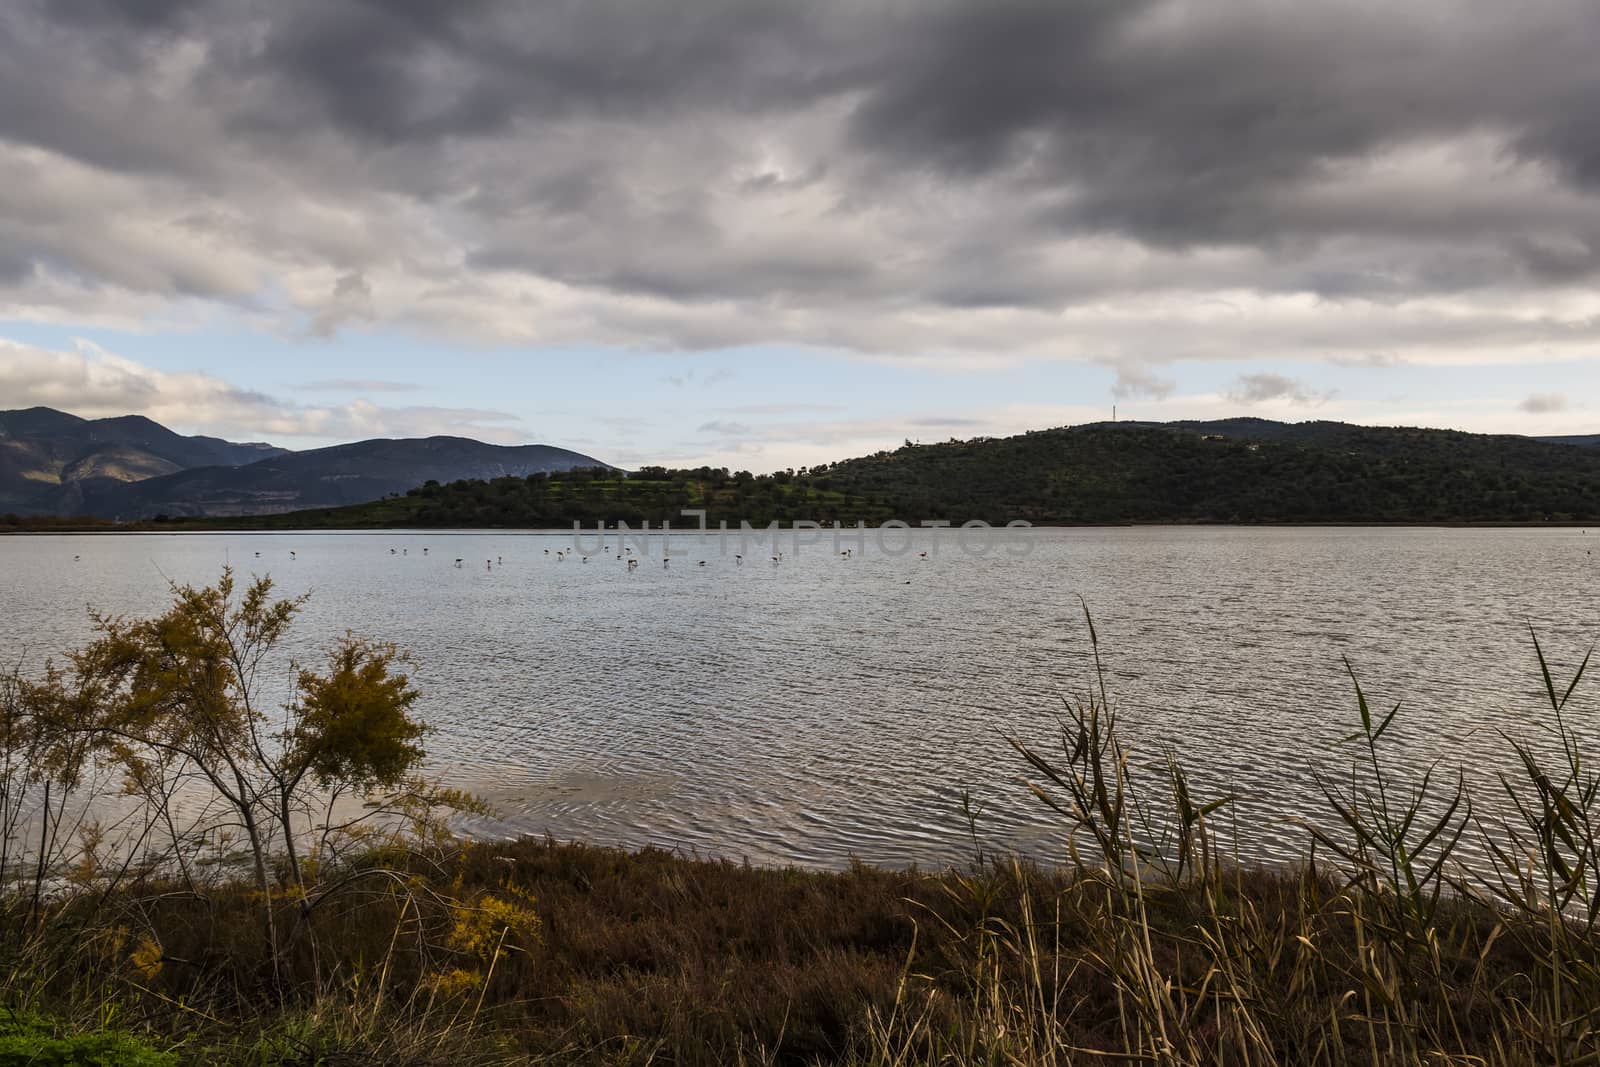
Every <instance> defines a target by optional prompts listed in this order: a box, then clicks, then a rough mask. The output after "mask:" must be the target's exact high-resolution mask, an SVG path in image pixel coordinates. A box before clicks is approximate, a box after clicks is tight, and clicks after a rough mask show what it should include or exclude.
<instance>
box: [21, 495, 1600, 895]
mask: <svg viewBox="0 0 1600 1067" xmlns="http://www.w3.org/2000/svg"><path fill="white" fill-rule="evenodd" d="M591 536H592V535H591ZM934 536H935V535H933V534H930V533H926V532H924V533H919V534H917V535H916V539H917V540H916V544H915V546H914V548H913V550H912V551H909V552H904V553H902V554H898V555H895V554H890V553H888V552H885V551H881V550H880V548H879V546H877V545H875V544H873V543H872V542H871V541H870V540H869V542H868V544H867V545H866V547H865V548H864V550H862V551H859V552H857V553H856V554H855V555H854V556H853V557H852V558H848V559H846V558H843V557H840V556H838V555H835V554H834V553H833V552H832V550H831V547H830V546H828V545H827V544H824V545H819V546H802V547H801V549H800V551H799V552H794V551H789V552H786V554H785V559H784V560H783V561H782V562H781V563H773V562H771V561H770V560H769V554H770V553H769V552H767V551H765V550H761V551H759V552H758V553H757V554H755V555H754V557H753V558H752V559H750V560H747V561H745V562H744V563H743V564H742V565H741V564H740V563H739V562H738V561H736V560H735V559H734V558H733V555H734V553H736V552H738V551H739V547H738V546H737V544H736V542H737V538H736V537H731V536H730V537H728V538H727V539H726V541H723V540H719V539H718V537H717V536H716V535H711V536H706V537H703V538H702V537H687V536H684V535H677V536H676V537H675V539H674V544H673V547H672V555H673V560H672V563H671V565H670V566H666V567H664V566H662V565H661V562H660V560H659V551H658V552H657V558H653V559H649V560H647V561H646V562H645V563H644V565H642V566H640V567H638V568H637V569H635V570H629V569H628V568H627V566H626V565H625V564H624V563H621V562H618V561H617V560H616V559H615V558H614V553H615V550H616V549H615V539H614V538H612V539H610V545H611V547H610V550H609V551H608V552H607V553H606V554H605V555H603V556H601V557H600V558H597V559H596V560H594V561H592V562H590V563H587V564H583V563H580V562H578V561H577V559H576V558H574V559H570V560H566V561H562V560H560V559H558V558H557V557H556V555H555V553H556V552H557V551H558V550H560V549H563V548H566V547H568V546H570V545H572V544H573V536H572V534H570V533H565V534H540V533H511V532H500V531H494V532H482V533H456V532H450V533H440V532H418V533H396V532H384V533H319V534H308V533H294V534H271V535H268V534H214V535H213V534H204V535H201V534H187V535H116V536H105V535H60V536H54V535H42V536H27V537H8V538H0V655H4V657H5V662H7V663H8V664H9V663H13V662H18V661H19V660H20V661H21V662H22V663H23V664H24V665H25V668H27V669H34V668H37V667H38V666H39V665H40V664H41V663H42V660H43V658H44V656H45V655H46V654H48V653H55V652H59V651H61V650H63V649H66V648H70V647H72V646H74V645H76V644H78V643H81V642H82V641H84V640H85V639H86V638H87V637H88V636H89V634H90V624H89V620H88V616H87V609H88V608H89V607H94V608H97V609H100V610H102V611H107V612H114V613H115V612H124V613H147V612H154V611H156V610H159V609H160V608H162V607H163V606H164V604H165V603H166V600H167V581H168V579H169V578H170V579H174V580H179V581H184V582H195V583H205V582H209V581H212V580H214V579H215V578H216V576H217V574H218V572H219V570H220V568H221V567H222V566H223V565H224V564H225V563H232V564H233V565H234V566H235V567H236V568H238V569H239V570H240V571H242V572H245V573H270V574H271V576H272V577H273V579H274V580H275V581H276V582H277V583H278V585H279V589H280V591H281V592H282V593H284V594H298V593H303V592H309V593H311V594H312V599H311V601H310V603H309V605H308V606H307V608H306V609H305V611H304V613H303V615H302V619H301V623H300V625H299V627H298V642H299V645H300V647H301V649H302V650H309V649H311V648H313V647H315V646H319V645H325V644H326V643H327V642H328V641H329V640H330V639H332V638H334V637H335V636H337V635H339V634H342V633H343V632H344V631H345V630H346V629H349V630H353V631H355V632H357V633H359V634H362V635H366V636H371V637H378V638H383V639H388V640H393V641H395V642H397V643H398V644H400V645H401V646H403V647H405V648H407V649H409V650H410V651H411V652H412V653H413V654H414V656H415V661H416V662H415V665H414V677H415V679H416V682H417V684H418V686H419V687H420V688H421V689H422V691H423V694H424V695H423V699H422V701H421V703H420V705H419V710H420V713H421V714H422V715H423V716H424V717H425V718H426V719H427V720H428V721H429V722H430V723H432V724H433V726H434V727H435V730H436V732H435V733H434V734H433V736H432V737H431V738H430V740H429V748H430V756H431V763H432V769H433V770H434V771H436V772H437V773H439V774H440V775H442V776H443V777H445V778H446V779H448V780H449V781H450V782H451V783H452V784H456V785H460V786H463V787H466V788H468V789H471V790H473V791H476V792H478V793H479V794H481V795H483V796H484V797H486V798H488V799H489V800H490V801H491V802H492V803H494V804H495V805H496V807H497V808H498V810H499V812H500V816H501V818H500V819H499V820H498V821H497V822H495V823H493V824H490V825H483V826H480V827H478V829H480V830H482V831H484V832H504V833H517V832H526V833H533V834H545V833H550V834H553V835H555V836H557V837H560V838H581V839H585V840H589V841H593V842H597V843H606V844H620V845H630V846H636V845H643V844H656V845H662V846H667V847H676V848H681V849H684V850H688V851H699V852H702V853H709V854H716V855H723V856H729V857H733V858H746V857H747V858H749V859H750V860H752V861H753V862H766V863H770V862H792V863H798V864H805V865H816V866H830V867H831V866H839V865H842V864H846V863H848V862H849V861H850V859H851V858H852V857H859V858H861V859H864V860H867V861H870V862H875V863H884V864H906V863H911V862H920V863H925V864H943V863H948V862H959V861H961V860H963V859H965V858H967V857H969V856H970V855H971V850H972V846H971V839H970V837H969V835H968V831H967V825H966V822H965V820H964V819H963V816H962V814H961V811H960V805H959V798H960V795H961V792H962V790H964V789H966V790H970V791H971V792H972V794H973V796H974V798H975V801H976V803H977V804H978V807H979V811H980V815H979V819H978V824H977V829H978V834H979V838H980V840H981V841H982V842H983V843H984V844H985V845H991V846H1002V847H1016V848H1021V849H1024V850H1026V851H1029V852H1032V853H1035V854H1040V855H1044V856H1049V855H1051V854H1052V853H1059V850H1060V848H1061V832H1060V827H1059V824H1058V823H1057V822H1056V821H1055V820H1054V819H1053V817H1052V816H1051V814H1050V813H1049V812H1048V811H1047V810H1046V809H1045V808H1043V807H1042V805H1040V804H1039V803H1038V802H1037V801H1036V800H1033V799H1031V798H1030V797H1029V796H1028V795H1027V794H1026V792H1025V791H1024V789H1023V788H1022V787H1021V786H1020V784H1018V781H1017V778H1018V775H1019V774H1020V773H1021V771H1022V769H1023V768H1022V764H1021V762H1020V760H1019V759H1018V757H1017V756H1016V755H1015V753H1014V752H1013V751H1012V750H1011V749H1010V748H1009V746H1008V745H1007V744H1006V741H1005V738H1006V736H1007V735H1012V736H1017V737H1021V738H1023V739H1026V740H1028V741H1031V742H1041V743H1047V742H1048V741H1049V740H1050V738H1051V736H1052V734H1053V731H1054V729H1055V724H1056V722H1057V716H1058V713H1059V711H1060V708H1061V700H1062V699H1063V698H1064V697H1071V696H1073V695H1076V694H1079V693H1082V692H1084V691H1085V690H1086V687H1087V686H1088V685H1089V684H1090V683H1091V681H1092V677H1093V675H1092V665H1091V661H1090V646H1089V640H1088V632H1087V629H1086V627H1085V625H1084V622H1083V616H1082V611H1081V609H1080V606H1079V598H1080V597H1082V598H1083V599H1084V600H1085V601H1086V602H1087V603H1088V605H1089V607H1090V609H1091V610H1092V611H1093V613H1094V618H1095V623H1096V626H1097V628H1098V631H1099V635H1100V640H1101V646H1102V650H1103V654H1104V658H1105V662H1106V664H1107V666H1108V668H1109V673H1108V677H1107V683H1108V686H1109V688H1110V689H1111V691H1112V695H1113V698H1114V700H1115V702H1116V704H1117V705H1118V708H1119V712H1120V715H1121V717H1122V722H1123V725H1124V727H1125V728H1126V730H1127V731H1128V734H1129V736H1130V739H1131V740H1132V741H1133V742H1134V744H1135V747H1136V758H1135V765H1136V767H1145V766H1148V765H1150V764H1152V763H1153V761H1154V760H1155V759H1156V758H1157V757H1158V756H1159V752H1160V746H1162V745H1170V746H1171V747H1172V748H1173V749H1174V750H1175V751H1176V753H1177V754H1178V756H1179V758H1180V759H1181V760H1182V761H1183V762H1184V764H1185V765H1186V766H1187V767H1188V768H1189V770H1190V772H1191V774H1192V775H1193V776H1194V778H1195V779H1196V780H1197V782H1198V785H1199V787H1200V788H1201V789H1202V790H1203V791H1210V792H1213V793H1215V792H1218V791H1223V790H1227V791H1237V792H1240V793H1242V794H1244V800H1242V801H1241V804H1240V807H1239V818H1238V820H1237V821H1238V824H1239V827H1240V829H1239V831H1238V833H1239V843H1238V847H1239V848H1240V850H1241V851H1242V852H1244V853H1246V854H1247V855H1249V856H1251V857H1253V858H1259V859H1268V860H1270V859H1273V858H1280V857H1289V856H1298V855H1301V854H1303V851H1304V833H1303V831H1301V830H1298V829H1296V828H1295V827H1294V826H1292V825H1290V824H1289V823H1288V822H1286V820H1287V819H1289V818H1291V817H1293V816H1296V815H1317V816H1320V815H1321V814H1322V813H1323V812H1324V811H1325V808H1323V807H1322V806H1321V805H1320V804H1319V803H1318V794H1317V787H1316V785H1315V783H1314V781H1313V780H1312V771H1313V769H1314V768H1323V769H1330V770H1337V769H1338V768H1340V767H1342V766H1345V765H1346V762H1345V761H1346V760H1347V758H1348V754H1347V753H1343V752H1342V751H1341V750H1340V749H1339V748H1338V747H1337V741H1338V739H1339V738H1340V737H1341V736H1343V735H1345V734H1346V733H1348V732H1349V731H1350V730H1351V729H1352V728H1353V724H1354V723H1355V720H1356V712H1355V702H1354V699H1353V695H1352V691H1351V686H1350V683H1349V680H1348V678H1347V677H1346V676H1345V674H1344V668H1343V664H1342V657H1349V659H1350V661H1351V662H1352V663H1353V664H1354V666H1355V668H1356V670H1357V671H1358V673H1359V674H1360V676H1361V678H1362V680H1363V683H1364V685H1365V686H1366V688H1367V690H1368V692H1369V694H1371V695H1372V697H1373V699H1374V702H1375V703H1382V702H1385V701H1387V702H1390V703H1392V702H1393V701H1394V700H1400V699H1403V700H1404V701H1405V702H1406V706H1405V708H1404V709H1403V710H1402V711H1401V713H1400V717H1399V718H1398V720H1397V721H1396V724H1395V726H1394V728H1393V730H1392V733H1391V736H1392V739H1393V751H1394V754H1395V758H1396V759H1397V760H1399V761H1402V762H1404V763H1406V764H1408V765H1410V766H1412V767H1420V766H1423V765H1425V764H1426V763H1428V762H1429V761H1431V760H1435V759H1441V760H1443V761H1444V763H1445V765H1446V766H1449V767H1454V766H1457V765H1461V766H1464V767H1465V768H1466V769H1467V771H1468V772H1469V774H1470V775H1471V776H1472V777H1473V778H1474V779H1475V780H1477V781H1479V782H1482V781H1483V780H1484V778H1485V776H1486V775H1487V774H1489V773H1490V772H1491V771H1493V770H1494V769H1495V768H1497V767H1503V766H1506V764H1505V759H1506V755H1507V749H1506V745H1505V743H1504V741H1503V740H1502V739H1501V737H1500V736H1499V731H1500V730H1506V731H1508V732H1510V733H1512V734H1513V735H1516V736H1525V737H1532V736H1535V735H1536V733H1537V730H1538V725H1539V723H1541V722H1542V721H1543V719H1542V717H1541V716H1540V715H1539V703H1540V700H1541V699H1542V698H1541V695H1540V688H1539V687H1540V682H1539V675H1538V669H1537V665H1536V662H1535V660H1534V657H1533V651H1532V646H1531V643H1530V641H1529V638H1528V626H1529V624H1530V623H1531V624H1532V625H1533V626H1534V627H1535V628H1537V630H1538V631H1539V634H1540V637H1541V640H1542V641H1543V642H1544V644H1545V647H1546V649H1547V652H1549V653H1551V654H1552V656H1553V658H1554V659H1555V660H1556V661H1557V662H1559V663H1561V664H1565V665H1568V666H1570V665H1572V664H1575V663H1576V661H1577V660H1578V659H1580V658H1581V656H1582V654H1583V652H1584V651H1585V650H1586V649H1587V647H1588V645H1589V644H1590V643H1591V642H1592V641H1593V640H1594V639H1595V638H1596V636H1597V635H1600V609H1597V603H1600V602H1597V598H1596V595H1595V594H1596V577H1597V574H1600V571H1597V567H1600V558H1597V557H1596V556H1594V555H1591V554H1590V552H1591V548H1600V530H1596V531H1593V532H1584V531H1581V530H1578V529H1548V530H1546V529H1537V530H1536V529H1513V530H1488V529H1395V528H1384V529H1354V528H1340V529H1326V528H1315V529H1309V528H1273V529H1261V528H1224V527H1142V528H1116V529H1075V530H1036V531H1031V532H1029V533H1027V534H1025V535H1022V536H1025V537H1026V538H1028V542H1027V548H1028V549H1030V551H1028V553H1027V554H1026V555H1017V554H1013V553H1007V552H1002V551H998V550H996V551H992V552H991V553H990V554H989V555H987V556H985V557H982V558H976V557H973V556H969V555H967V554H965V553H962V552H961V551H959V550H958V549H956V548H955V546H954V541H953V538H951V536H950V535H948V534H946V535H943V536H942V537H941V538H940V539H939V541H938V543H935V540H934ZM894 547H898V543H896V545H895V546H894ZM391 549H392V550H394V551H393V552H391ZM424 549H426V550H427V551H426V553H424ZM291 551H292V552H293V553H294V558H293V559H291V557H290V553H291ZM547 551H548V554H547ZM922 551H928V552H929V553H930V554H929V557H928V558H927V559H923V558H922V557H921V556H920V552H922ZM457 558H461V559H462V560H463V561H464V562H463V564H462V565H461V566H460V567H457V566H456V565H455V564H454V560H455V559H457ZM702 559H703V560H705V561H706V564H705V566H700V565H699V561H700V560H702ZM486 560H500V561H503V562H500V563H498V564H497V565H495V566H494V567H493V568H492V569H490V568H487V567H486V566H485V561H486ZM1597 683H1600V679H1597ZM1580 692H1582V691H1581V690H1580ZM1595 705H1596V702H1595V700H1594V699H1592V698H1589V697H1585V698H1584V699H1583V700H1582V701H1581V703H1580V707H1581V708H1582V709H1583V710H1582V712H1581V713H1580V714H1582V715H1584V716H1587V721H1590V722H1592V721H1593V720H1594V716H1593V714H1592V713H1593V710H1594V708H1595Z"/></svg>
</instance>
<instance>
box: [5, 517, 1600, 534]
mask: <svg viewBox="0 0 1600 1067" xmlns="http://www.w3.org/2000/svg"><path fill="white" fill-rule="evenodd" d="M991 525H994V526H996V527H997V528H998V527H1001V526H1004V525H1005V524H1004V522H997V523H992V524H991ZM1163 526H1167V527H1210V528H1224V529H1241V530H1251V529H1345V530H1361V529H1429V530H1526V529H1569V530H1576V529H1587V528H1588V527H1590V526H1600V518H1596V519H1594V520H1592V521H1587V522H1585V521H1577V520H1565V519H1563V520H1548V521H1536V520H1510V519H1507V520H1481V521H1469V520H1457V521H1442V520H1426V519H1415V520H1411V519H1404V520H1377V519H1374V520H1371V521H1367V522H1274V521H1261V522H1225V521H1221V520H1212V519H1160V520H1149V521H1131V522H1074V523H1059V522H1036V523H1032V524H1030V526H1029V527H1028V529H1034V530H1097V529H1098V530H1121V529H1136V528H1153V527H1163ZM776 528H777V529H780V530H794V529H796V527H795V525H794V524H793V523H779V524H778V525H777V527H776ZM875 528H876V527H874V526H867V527H866V529H868V530H871V529H875ZM580 529H581V530H582V531H583V532H586V533H590V532H595V531H597V530H598V529H599V528H598V527H596V526H594V525H591V524H588V523H584V524H582V525H581V527H580ZM629 529H630V530H631V531H632V532H634V533H642V532H644V530H645V527H643V526H635V527H630V528H629ZM665 529H666V528H665V527H662V526H651V527H649V530H650V532H651V533H662V532H663V531H664V530H665ZM751 529H752V530H755V531H762V530H766V529H769V527H767V526H764V525H763V526H754V525H753V526H752V527H751ZM802 529H809V527H802ZM840 529H841V530H847V531H848V530H854V529H855V527H854V526H841V527H840ZM910 529H911V530H912V531H918V530H935V529H949V527H933V526H912V527H910ZM671 530H672V533H673V534H674V535H675V536H685V537H687V536H691V535H694V534H698V533H705V534H720V533H729V534H736V533H739V532H740V531H739V529H738V528H737V527H729V528H728V529H727V530H726V531H723V530H720V529H716V528H711V529H706V530H701V529H700V528H699V527H694V526H673V527H672V528H671ZM821 530H822V531H823V532H832V530H833V527H832V526H823V527H821ZM605 531H606V532H607V533H614V532H616V528H615V527H613V526H607V527H605ZM572 532H573V529H572V527H571V526H279V527H274V526H230V525H226V524H217V525H202V524H200V523H188V522H184V523H153V522H138V523H127V524H109V523H108V524H105V525H98V524H83V525H76V524H62V525H51V526H40V527H23V526H8V527H0V537H27V536H37V535H47V534H103V535H108V536H116V535H127V534H171V535H186V534H219V533H221V534H252V535H255V534H332V533H394V534H490V533H503V534H571V533H572Z"/></svg>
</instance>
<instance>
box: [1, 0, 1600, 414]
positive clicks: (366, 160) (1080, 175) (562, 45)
mask: <svg viewBox="0 0 1600 1067" xmlns="http://www.w3.org/2000/svg"><path fill="white" fill-rule="evenodd" d="M1469 7H1470V12H1469V13H1464V12H1463V10H1462V7H1461V5H1460V4H1459V3H1456V2H1449V0H1417V2H1415V3H1409V4H1405V5H1381V4H1377V3H1376V2H1374V0H1336V2H1331V3H1325V4H1315V5H1294V6H1289V5H1272V4H1269V5H1265V6H1263V5H1262V4H1260V3H1258V2H1256V0H1081V2H1074V3H1053V2H1046V0H1036V2H1035V0H998V2H995V3H981V4H980V3H964V2H956V0H932V2H930V3H923V4H899V3H893V2H890V0H881V2H859V0H821V2H819V3H815V4H795V3H790V2H787V0H754V2H749V3H735V2H732V0H689V2H687V3H682V4H637V3H631V2H625V0H556V2H553V3H546V4H538V5H528V4H521V3H516V2H513V0H461V2H456V3H436V2H433V0H391V2H386V3H346V4H326V3H321V2H319V0H274V2H271V3H268V2H265V0H138V2H133V3H115V2H112V0H19V2H18V3H15V4H9V5H4V6H3V8H0V99H5V100H6V101H7V106H6V107H4V108H0V250H3V252H0V314H3V315H12V316H28V317H54V318H68V319H73V320H79V321H83V320H100V321H106V322H116V323H135V322H142V321H147V320H148V319H149V318H150V317H151V316H152V315H159V314H163V313H169V312H172V310H173V309H174V308H180V309H182V308H192V307H195V306H210V305H217V304H220V305H223V306H225V307H227V308H230V309H232V310H234V311H235V312H236V313H238V314H240V315H244V316H247V317H249V319H250V320H251V321H252V322H255V323H258V324H260V325H263V326H265V327H267V328H270V329H274V330H278V331H281V332H284V333H289V334H298V335H306V334H309V335H314V336H327V335H331V334H333V333H335V332H336V331H337V330H339V329H341V328H345V327H347V326H349V325H351V324H361V325H367V324H374V325H377V326H380V327H398V328H403V329H409V330H415V331H421V332H425V333H429V334H433V335H437V336H444V337H447V338H450V339H452V340H471V341H498V342H510V343H516V344H523V345H527V344H580V343H583V344H604V345H621V346H633V347H640V348H666V349H685V348H713V347H733V346H741V345H752V344H761V343H783V344H806V345H814V346H818V347H824V348H842V349H848V350H854V351H857V352H864V353H872V354H893V355H918V356H924V355H926V356H938V357H952V356H953V357H958V358H962V359H968V360H970V359H976V358H989V357H995V356H998V357H1003V358H1012V357H1015V356H1018V355H1022V356H1030V357H1035V358H1068V359H1085V360H1096V361H1099V362H1102V363H1106V364H1108V365H1112V366H1116V367H1117V368H1118V378H1117V383H1116V386H1115V391H1116V395H1118V396H1119V397H1142V398H1160V397H1162V396H1165V395H1167V394H1168V393H1170V391H1171V388H1172V386H1171V383H1170V382H1169V381H1168V380H1167V379H1165V378H1163V377H1161V376H1158V375H1155V374H1153V373H1152V372H1150V371H1148V370H1143V369H1139V368H1140V366H1141V365H1142V362H1143V361H1148V360H1151V359H1152V358H1159V360H1160V361H1162V362H1167V361H1175V360H1182V359H1197V358H1205V359H1216V358H1228V359H1238V358H1249V357H1251V356H1255V355H1258V354H1260V353H1262V352H1271V353H1272V354H1274V355H1275V356H1280V357H1282V358H1286V359H1314V360H1331V361H1337V362H1344V363H1351V364H1356V365H1378V364H1379V363H1380V362H1382V361H1391V362H1416V361H1426V360H1428V359H1434V358H1437V359H1452V358H1495V359H1500V360H1507V361H1514V360H1516V359H1520V358H1534V357H1533V353H1535V352H1536V351H1537V350H1538V349H1540V346H1548V345H1550V344H1559V345H1565V346H1569V347H1570V350H1571V351H1572V352H1579V351H1584V350H1586V349H1584V346H1592V344H1593V343H1594V341H1595V340H1596V338H1597V336H1600V320H1597V319H1596V317H1595V315H1594V313H1593V309H1592V306H1588V307H1587V310H1586V309H1585V308H1586V305H1584V304H1583V302H1582V296H1583V294H1585V293H1587V292H1590V291H1592V288H1593V286H1594V284H1595V281H1596V279H1597V278H1600V128H1597V127H1596V125H1595V124H1594V123H1592V122H1591V121H1588V116H1590V115H1593V114H1595V113H1596V112H1597V111H1600V67H1597V65H1596V64H1594V63H1593V62H1592V56H1593V55H1594V54H1595V53H1596V52H1597V51H1600V19H1597V18H1596V17H1595V16H1594V13H1593V8H1592V5H1591V4H1590V3H1589V2H1588V0H1532V2H1530V3H1528V4H1524V5H1517V6H1515V7H1506V6H1494V5H1488V4H1473V5H1469ZM1485 71H1494V72H1501V75H1500V76H1493V77H1486V76H1485V75H1484V72H1485ZM1462 337H1466V338H1468V339H1470V340H1469V341H1467V342H1463V341H1462V340H1461V338H1462ZM1552 339H1553V340H1552ZM1373 353H1382V355H1381V356H1375V355H1373ZM1152 354H1158V356H1154V355H1152ZM1547 354H1548V352H1547ZM1242 390H1243V391H1242V392H1241V395H1243V396H1250V395H1253V389H1252V388H1251V387H1250V386H1248V385H1247V386H1243V387H1242ZM1286 395H1288V394H1286Z"/></svg>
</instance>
